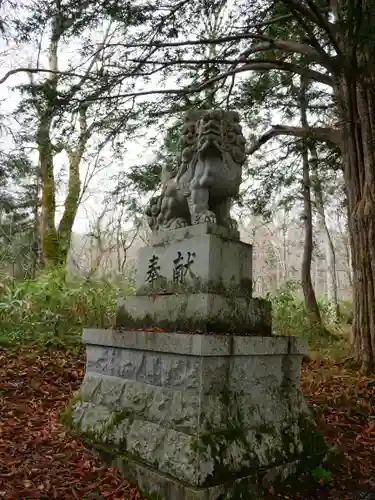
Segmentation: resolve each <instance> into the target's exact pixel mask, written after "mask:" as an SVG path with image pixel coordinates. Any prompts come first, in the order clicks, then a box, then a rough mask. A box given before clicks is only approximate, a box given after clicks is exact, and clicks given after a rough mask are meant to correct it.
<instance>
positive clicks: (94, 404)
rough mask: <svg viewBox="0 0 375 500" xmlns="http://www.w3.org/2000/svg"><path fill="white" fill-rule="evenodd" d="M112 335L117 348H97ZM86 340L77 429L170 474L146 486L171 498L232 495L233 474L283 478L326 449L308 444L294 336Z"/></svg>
mask: <svg viewBox="0 0 375 500" xmlns="http://www.w3.org/2000/svg"><path fill="white" fill-rule="evenodd" d="M138 333H139V334H140V336H139V338H137V337H136V335H137V334H138ZM189 337H192V338H191V339H190V338H189ZM106 339H107V340H108V339H112V341H113V342H112V344H115V345H116V346H108V345H100V344H99V342H100V341H102V342H103V344H105V341H106ZM85 341H86V343H87V371H86V375H85V378H84V380H83V382H82V386H81V388H80V391H78V393H77V394H76V396H75V399H74V401H73V403H72V411H71V426H72V427H73V428H74V429H75V430H76V431H78V432H80V433H82V434H83V435H86V436H89V439H90V440H91V442H92V443H97V444H98V445H100V446H101V447H102V446H109V449H110V450H111V452H112V453H117V454H118V455H119V456H121V457H123V460H124V461H125V462H126V463H127V461H128V459H127V458H126V457H131V461H132V462H131V463H132V464H133V466H134V467H136V465H134V464H137V463H142V464H143V466H145V465H147V466H148V467H149V468H151V469H153V470H154V473H153V474H156V475H152V476H149V477H152V478H153V480H154V481H157V478H158V477H159V476H158V474H160V475H161V476H160V477H162V478H164V477H169V479H168V481H169V482H168V481H167V483H165V482H164V480H160V481H161V483H160V485H164V486H160V488H161V489H160V488H159V483H152V484H151V483H150V485H149V486H150V487H148V488H147V491H152V492H158V491H162V492H163V495H164V494H166V495H169V496H164V497H162V498H165V499H166V500H175V499H176V496H173V495H174V494H175V493H176V491H180V492H181V495H182V496H181V498H201V497H200V496H199V495H201V494H202V492H203V491H204V495H208V492H210V494H211V493H212V492H214V491H221V492H223V491H227V486H225V487H224V485H223V484H224V483H225V482H226V478H229V477H242V476H246V475H247V474H250V472H251V471H257V470H258V471H259V470H262V471H263V470H269V469H272V470H273V471H274V473H276V472H277V474H279V475H280V474H281V475H282V474H283V473H284V472H285V471H288V469H287V468H285V467H284V465H285V464H289V463H292V462H294V461H298V460H302V459H303V458H304V457H305V456H309V457H311V455H312V454H314V453H315V452H320V451H321V450H319V449H318V445H317V443H319V440H317V441H315V440H314V439H313V440H311V436H312V435H313V432H314V431H313V426H312V424H311V419H310V416H309V413H308V411H307V407H306V404H305V402H304V398H303V395H302V393H301V389H300V384H299V369H300V364H301V360H302V355H303V352H304V349H303V348H302V347H301V346H300V345H299V344H298V342H297V340H296V339H289V338H280V337H279V338H273V337H270V338H262V337H237V336H234V337H231V338H228V337H225V336H202V335H191V336H189V335H185V334H178V333H174V334H172V333H166V334H164V333H152V332H131V331H130V332H124V335H123V336H122V337H121V338H119V337H118V334H116V335H115V336H114V337H111V332H110V331H101V332H94V331H93V330H90V331H86V332H85ZM179 341H180V342H179ZM89 342H92V343H91V344H90V343H89ZM168 342H169V344H170V351H171V352H166V351H167V350H168V348H167V345H168ZM127 344H128V347H125V346H126V345H127ZM140 347H143V348H142V349H141V348H140ZM181 351H182V352H183V354H181ZM197 353H198V354H197ZM218 353H220V354H218ZM143 466H142V467H143ZM137 470H138V469H137ZM275 471H276V472H275ZM163 474H164V475H165V476H163ZM270 474H271V476H270V477H272V473H270ZM128 477H129V476H128ZM171 478H175V479H176V480H177V481H180V482H182V483H185V486H182V485H181V483H178V482H177V483H176V482H174V481H173V480H172V479H171ZM172 483H173V484H177V485H178V486H176V488H177V490H176V489H175V486H173V487H172V486H171V484H172ZM165 484H168V486H165ZM186 485H190V486H189V487H188V486H186ZM232 486H233V481H232ZM209 487H210V488H209ZM211 487H217V488H218V489H217V490H215V488H214V489H212V488H211ZM165 488H167V489H166V490H165ZM168 488H172V490H171V491H173V495H172V493H166V492H168V491H169V490H168ZM187 492H188V493H187ZM179 494H180V493H179ZM190 494H191V495H193V496H191V497H189V495H190ZM212 494H213V495H214V493H212ZM215 494H216V493H215ZM171 495H172V496H171ZM184 495H185V496H184ZM194 495H198V496H196V497H194ZM177 498H178V497H177ZM202 498H210V497H209V496H203V497H202ZM212 498H219V495H218V496H217V497H215V496H212ZM228 498H230V497H228ZM234 498H236V497H234Z"/></svg>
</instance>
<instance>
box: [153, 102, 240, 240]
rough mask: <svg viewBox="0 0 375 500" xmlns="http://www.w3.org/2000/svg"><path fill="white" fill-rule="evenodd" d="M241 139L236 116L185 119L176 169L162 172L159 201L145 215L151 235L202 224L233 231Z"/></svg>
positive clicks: (195, 113)
mask: <svg viewBox="0 0 375 500" xmlns="http://www.w3.org/2000/svg"><path fill="white" fill-rule="evenodd" d="M244 161H245V138H244V136H243V134H242V128H241V125H240V123H239V115H238V113H236V112H234V111H224V110H210V111H207V110H192V111H189V112H188V113H187V114H186V116H185V121H184V126H183V129H182V134H181V138H180V141H179V147H178V154H177V157H176V168H174V169H173V170H172V171H167V170H164V171H163V172H162V191H161V195H160V196H155V197H153V198H152V199H151V201H150V203H149V205H148V207H147V210H146V214H147V216H148V222H149V225H150V227H151V229H152V230H153V231H157V230H160V229H177V228H179V227H185V226H190V225H192V224H199V223H202V222H214V223H216V224H218V225H221V226H224V227H227V228H236V227H237V224H236V222H235V221H234V220H233V219H232V218H231V217H230V208H231V203H232V199H233V197H235V196H236V195H237V194H238V192H239V188H240V184H241V178H242V165H243V163H244Z"/></svg>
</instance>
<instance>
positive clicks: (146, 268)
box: [115, 224, 272, 335]
mask: <svg viewBox="0 0 375 500" xmlns="http://www.w3.org/2000/svg"><path fill="white" fill-rule="evenodd" d="M115 326H116V328H124V329H130V328H137V329H140V328H146V327H153V326H158V327H160V328H163V329H164V330H167V331H171V332H173V331H181V332H192V333H195V332H200V333H240V334H242V335H272V328H271V307H270V303H269V302H267V301H266V300H263V299H259V298H253V297H252V247H251V245H248V244H246V243H243V242H241V241H239V236H238V233H237V232H233V231H230V230H227V229H225V228H221V227H219V226H216V225H215V224H198V225H196V226H190V227H187V228H181V229H177V230H176V231H162V232H160V233H157V234H156V235H154V238H153V242H152V246H150V247H145V248H142V249H140V251H139V254H138V263H137V278H136V295H135V296H132V297H126V298H125V299H120V300H119V303H118V309H117V316H116V321H115Z"/></svg>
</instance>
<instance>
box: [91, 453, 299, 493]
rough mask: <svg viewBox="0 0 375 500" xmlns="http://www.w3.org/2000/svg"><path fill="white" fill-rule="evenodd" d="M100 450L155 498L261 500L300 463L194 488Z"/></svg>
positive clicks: (127, 459) (129, 459)
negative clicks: (269, 489) (270, 488)
mask: <svg viewBox="0 0 375 500" xmlns="http://www.w3.org/2000/svg"><path fill="white" fill-rule="evenodd" d="M98 451H99V454H101V455H102V456H103V458H104V459H105V460H106V461H107V462H108V463H110V464H111V465H112V466H113V467H116V468H118V469H119V470H120V472H121V474H122V475H123V476H124V477H126V478H127V479H128V480H130V481H131V482H133V483H135V484H137V485H138V487H139V489H140V491H141V492H142V494H143V495H145V496H146V498H149V495H150V493H151V494H153V497H152V498H157V499H158V500H159V499H160V500H172V499H173V500H222V499H225V500H248V499H254V500H261V499H262V498H264V497H265V492H266V491H267V488H269V487H270V486H271V485H273V484H275V482H276V481H280V482H282V481H285V480H286V479H287V478H288V477H289V476H290V475H292V474H295V473H296V472H297V470H298V467H299V461H295V462H290V463H288V464H284V465H283V466H282V467H273V468H271V469H269V470H267V471H262V472H261V473H259V472H257V473H256V474H251V475H248V476H244V477H242V478H239V479H235V480H233V481H227V482H225V483H223V484H219V485H217V486H209V487H206V488H194V487H192V486H189V485H187V484H185V483H182V482H180V481H177V480H176V479H174V478H172V477H171V476H168V475H166V474H162V473H161V472H159V471H157V470H155V469H151V468H150V467H147V466H146V465H144V464H141V463H139V462H137V461H136V460H134V459H133V458H130V457H126V456H121V457H119V456H116V455H114V454H113V453H111V452H110V451H108V450H106V451H105V450H103V448H99V449H98Z"/></svg>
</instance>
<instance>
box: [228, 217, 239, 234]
mask: <svg viewBox="0 0 375 500" xmlns="http://www.w3.org/2000/svg"><path fill="white" fill-rule="evenodd" d="M228 227H229V229H232V230H233V231H238V222H237V221H236V220H235V219H232V218H231V217H230V218H229V220H228Z"/></svg>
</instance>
